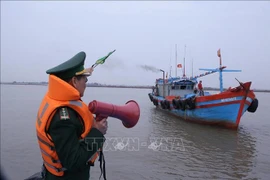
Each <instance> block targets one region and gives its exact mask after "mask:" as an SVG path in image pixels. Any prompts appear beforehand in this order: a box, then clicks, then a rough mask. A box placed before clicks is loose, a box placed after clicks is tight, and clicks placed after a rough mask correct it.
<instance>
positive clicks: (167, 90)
mask: <svg viewBox="0 0 270 180" xmlns="http://www.w3.org/2000/svg"><path fill="white" fill-rule="evenodd" d="M218 57H219V59H220V66H219V67H218V68H215V69H199V70H203V71H206V72H205V73H203V74H200V75H197V76H194V77H186V75H185V73H183V75H182V77H169V78H165V72H164V70H162V69H160V71H161V72H162V73H163V78H159V79H156V82H155V86H153V89H152V92H151V93H148V96H149V99H150V101H151V102H152V103H153V105H154V106H156V108H159V109H161V110H163V111H166V112H169V113H171V114H173V115H176V116H177V117H179V118H180V119H183V120H187V121H191V122H196V123H202V124H209V125H218V126H223V127H226V128H231V129H237V128H238V125H239V123H240V119H241V117H242V116H243V115H244V113H245V112H246V111H248V112H250V113H254V112H255V111H256V110H257V107H258V103H259V102H258V99H257V98H256V96H255V94H254V92H253V90H252V89H251V84H252V82H250V81H249V82H240V81H238V80H237V79H236V80H237V81H238V82H239V86H237V87H229V88H227V89H224V88H223V79H222V73H223V72H241V70H226V66H222V61H221V54H220V49H219V50H218ZM216 72H218V73H219V82H220V88H219V92H218V93H210V92H204V93H203V95H202V93H200V92H199V91H198V90H197V88H196V87H197V84H198V79H199V78H202V77H204V76H207V75H210V74H213V73H216Z"/></svg>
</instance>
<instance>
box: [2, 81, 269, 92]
mask: <svg viewBox="0 0 270 180" xmlns="http://www.w3.org/2000/svg"><path fill="white" fill-rule="evenodd" d="M0 84H4V85H36V86H47V85H48V83H47V82H38V83H37V82H0ZM86 86H87V87H105V88H134V89H152V88H153V87H154V86H139V85H138V86H130V85H102V84H98V83H92V84H87V85H86ZM204 89H205V90H207V91H219V88H212V87H205V88H204ZM224 90H226V88H224ZM252 90H253V91H254V92H266V93H270V90H268V89H252Z"/></svg>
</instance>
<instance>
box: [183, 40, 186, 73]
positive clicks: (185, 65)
mask: <svg viewBox="0 0 270 180" xmlns="http://www.w3.org/2000/svg"><path fill="white" fill-rule="evenodd" d="M185 61H186V45H185V50H184V67H183V69H184V72H183V77H186V72H185V69H186V63H185Z"/></svg>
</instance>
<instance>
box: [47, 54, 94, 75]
mask: <svg viewBox="0 0 270 180" xmlns="http://www.w3.org/2000/svg"><path fill="white" fill-rule="evenodd" d="M85 57H86V54H85V52H83V51H82V52H79V53H78V54H76V55H75V56H73V57H72V58H71V59H69V60H67V61H66V62H64V63H62V64H59V65H58V66H55V67H53V68H51V69H49V70H47V71H46V73H47V74H53V75H55V76H57V77H59V78H60V79H69V78H72V77H73V76H75V75H85V76H90V73H87V72H86V71H85V69H84V61H85Z"/></svg>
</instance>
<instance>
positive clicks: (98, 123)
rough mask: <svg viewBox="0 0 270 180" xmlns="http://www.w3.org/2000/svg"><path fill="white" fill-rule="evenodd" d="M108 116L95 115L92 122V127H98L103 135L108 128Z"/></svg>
mask: <svg viewBox="0 0 270 180" xmlns="http://www.w3.org/2000/svg"><path fill="white" fill-rule="evenodd" d="M107 118H108V117H103V116H96V118H95V119H94V123H93V128H96V129H98V130H99V131H100V132H101V133H102V134H103V135H105V134H106V133H107V129H108V121H107Z"/></svg>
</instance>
